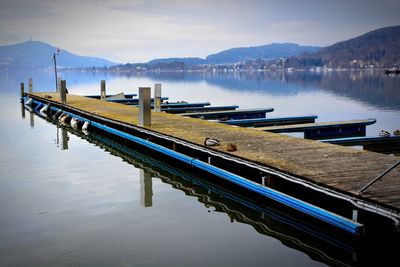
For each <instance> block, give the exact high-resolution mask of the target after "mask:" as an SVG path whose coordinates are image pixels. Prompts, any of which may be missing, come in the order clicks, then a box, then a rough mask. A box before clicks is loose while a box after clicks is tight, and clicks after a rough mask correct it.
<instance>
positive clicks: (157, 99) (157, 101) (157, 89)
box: [154, 83, 161, 112]
mask: <svg viewBox="0 0 400 267" xmlns="http://www.w3.org/2000/svg"><path fill="white" fill-rule="evenodd" d="M154 111H155V112H161V83H156V84H155V85H154Z"/></svg>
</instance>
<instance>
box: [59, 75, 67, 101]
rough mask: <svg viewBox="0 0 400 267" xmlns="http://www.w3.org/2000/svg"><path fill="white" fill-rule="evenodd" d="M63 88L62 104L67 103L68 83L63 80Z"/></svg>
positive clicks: (61, 89) (61, 90)
mask: <svg viewBox="0 0 400 267" xmlns="http://www.w3.org/2000/svg"><path fill="white" fill-rule="evenodd" d="M60 84H61V88H60V101H61V103H66V102H67V83H66V81H65V80H61V83H60Z"/></svg>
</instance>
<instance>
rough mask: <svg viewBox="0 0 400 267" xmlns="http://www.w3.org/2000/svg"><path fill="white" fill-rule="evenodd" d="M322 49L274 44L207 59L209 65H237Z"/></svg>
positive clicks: (243, 49)
mask: <svg viewBox="0 0 400 267" xmlns="http://www.w3.org/2000/svg"><path fill="white" fill-rule="evenodd" d="M319 49H320V47H318V46H301V45H298V44H292V43H282V44H278V43H272V44H268V45H262V46H254V47H240V48H231V49H228V50H224V51H221V52H219V53H217V54H213V55H209V56H208V57H206V61H207V63H210V64H225V63H236V62H240V61H247V60H255V59H264V60H268V59H275V58H280V57H291V56H296V55H300V54H302V53H305V52H309V53H312V52H316V51H318V50H319Z"/></svg>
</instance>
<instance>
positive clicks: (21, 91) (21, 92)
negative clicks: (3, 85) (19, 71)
mask: <svg viewBox="0 0 400 267" xmlns="http://www.w3.org/2000/svg"><path fill="white" fill-rule="evenodd" d="M19 91H20V93H19V94H20V97H21V99H22V98H23V97H24V94H25V92H24V91H25V89H24V83H21V85H20V87H19Z"/></svg>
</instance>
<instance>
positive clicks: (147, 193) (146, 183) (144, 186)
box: [140, 169, 153, 208]
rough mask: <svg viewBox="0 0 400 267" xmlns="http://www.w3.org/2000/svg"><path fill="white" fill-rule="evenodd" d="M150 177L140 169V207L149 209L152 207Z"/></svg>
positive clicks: (151, 183)
mask: <svg viewBox="0 0 400 267" xmlns="http://www.w3.org/2000/svg"><path fill="white" fill-rule="evenodd" d="M152 178H153V177H152V175H151V174H150V173H148V172H146V171H145V170H142V169H140V205H142V207H145V208H147V207H151V206H152V205H153V182H152Z"/></svg>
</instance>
